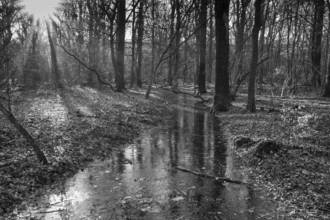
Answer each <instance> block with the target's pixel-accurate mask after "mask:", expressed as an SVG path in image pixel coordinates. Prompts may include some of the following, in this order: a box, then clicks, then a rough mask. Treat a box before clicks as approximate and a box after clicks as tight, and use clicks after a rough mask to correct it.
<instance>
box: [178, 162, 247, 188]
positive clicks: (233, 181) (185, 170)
mask: <svg viewBox="0 0 330 220" xmlns="http://www.w3.org/2000/svg"><path fill="white" fill-rule="evenodd" d="M174 168H175V169H177V170H180V171H182V172H186V173H192V174H194V175H196V176H200V177H204V178H208V179H213V180H215V181H219V182H228V183H234V184H242V185H248V184H247V183H245V182H242V181H239V180H232V179H229V178H222V177H216V176H212V175H209V174H206V173H200V172H196V171H193V170H188V169H186V168H183V167H179V166H177V167H174Z"/></svg>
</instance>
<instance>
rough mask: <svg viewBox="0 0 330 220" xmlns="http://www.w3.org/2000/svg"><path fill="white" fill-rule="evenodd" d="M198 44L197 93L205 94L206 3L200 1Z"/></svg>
mask: <svg viewBox="0 0 330 220" xmlns="http://www.w3.org/2000/svg"><path fill="white" fill-rule="evenodd" d="M199 23H200V25H201V28H200V44H199V48H200V49H199V74H198V92H199V94H203V93H206V86H205V67H206V65H205V63H206V25H207V1H206V0H201V12H200V16H199Z"/></svg>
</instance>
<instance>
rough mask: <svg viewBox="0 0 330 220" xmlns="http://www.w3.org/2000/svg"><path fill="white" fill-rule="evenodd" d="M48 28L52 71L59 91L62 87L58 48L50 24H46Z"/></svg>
mask: <svg viewBox="0 0 330 220" xmlns="http://www.w3.org/2000/svg"><path fill="white" fill-rule="evenodd" d="M46 26H47V33H48V41H49V46H50V56H51V70H52V74H53V79H54V84H55V88H56V89H58V88H59V87H60V74H59V70H58V64H57V54H56V48H55V45H54V42H53V39H52V35H51V32H50V27H49V24H48V22H47V23H46Z"/></svg>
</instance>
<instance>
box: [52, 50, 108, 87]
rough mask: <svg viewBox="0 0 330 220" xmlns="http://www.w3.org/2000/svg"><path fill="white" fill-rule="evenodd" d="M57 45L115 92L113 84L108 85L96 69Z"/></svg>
mask: <svg viewBox="0 0 330 220" xmlns="http://www.w3.org/2000/svg"><path fill="white" fill-rule="evenodd" d="M56 45H57V46H59V47H60V48H62V49H63V50H64V52H66V53H67V54H68V55H69V56H71V57H72V58H74V59H75V60H76V61H77V62H78V63H80V64H81V65H82V66H83V67H85V68H86V69H88V70H89V71H91V72H93V73H94V74H95V75H96V77H97V79H98V81H99V82H100V83H101V84H103V85H107V86H109V87H110V89H111V90H112V91H114V88H113V86H112V85H111V83H108V82H105V81H103V80H102V79H101V76H100V74H99V72H97V70H96V69H93V68H91V67H89V66H87V65H86V64H85V63H84V62H83V61H81V60H80V59H79V58H78V57H77V56H76V55H75V54H73V53H71V52H70V51H68V50H67V49H66V48H65V47H64V46H63V45H59V44H56Z"/></svg>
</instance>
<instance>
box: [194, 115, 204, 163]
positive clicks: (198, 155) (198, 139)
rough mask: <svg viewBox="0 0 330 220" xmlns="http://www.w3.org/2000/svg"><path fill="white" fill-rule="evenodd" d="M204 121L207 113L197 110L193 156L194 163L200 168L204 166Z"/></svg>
mask: <svg viewBox="0 0 330 220" xmlns="http://www.w3.org/2000/svg"><path fill="white" fill-rule="evenodd" d="M204 123H205V113H204V112H200V111H199V110H195V114H194V133H193V136H192V156H193V163H194V165H195V166H196V167H197V168H199V169H201V168H202V167H204Z"/></svg>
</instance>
